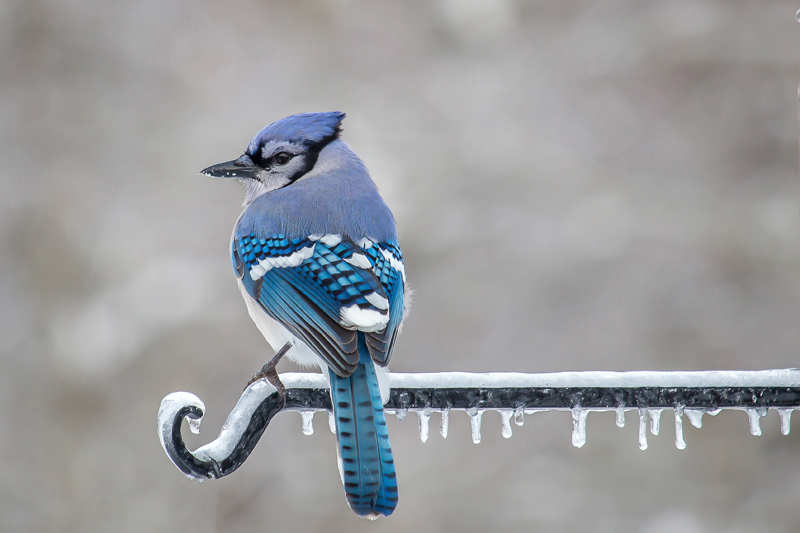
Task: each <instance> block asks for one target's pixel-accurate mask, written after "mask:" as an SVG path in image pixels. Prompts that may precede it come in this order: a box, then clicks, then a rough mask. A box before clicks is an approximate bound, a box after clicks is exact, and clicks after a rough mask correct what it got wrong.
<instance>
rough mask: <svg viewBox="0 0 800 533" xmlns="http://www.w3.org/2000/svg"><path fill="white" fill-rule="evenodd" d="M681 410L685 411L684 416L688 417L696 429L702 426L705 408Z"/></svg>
mask: <svg viewBox="0 0 800 533" xmlns="http://www.w3.org/2000/svg"><path fill="white" fill-rule="evenodd" d="M683 412H684V413H686V418H688V419H689V422H690V423H691V424H692V425H693V426H694V427H696V428H697V429H700V428H701V427H703V415H704V414H705V412H706V410H705V409H685V410H684V411H683Z"/></svg>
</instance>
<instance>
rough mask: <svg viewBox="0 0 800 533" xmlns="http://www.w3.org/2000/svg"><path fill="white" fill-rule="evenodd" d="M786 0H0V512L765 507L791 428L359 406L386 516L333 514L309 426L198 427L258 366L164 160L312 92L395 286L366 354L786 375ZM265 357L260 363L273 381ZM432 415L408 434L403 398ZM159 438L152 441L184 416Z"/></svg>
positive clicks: (428, 526) (209, 216) (212, 236)
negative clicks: (197, 415)
mask: <svg viewBox="0 0 800 533" xmlns="http://www.w3.org/2000/svg"><path fill="white" fill-rule="evenodd" d="M798 7H800V4H797V3H796V2H733V1H729V0H718V1H708V2H694V1H688V0H675V1H671V2H640V1H638V0H630V1H627V2H615V3H613V5H612V3H606V2H584V1H563V0H559V1H548V2H542V1H540V2H523V1H515V0H484V1H481V0H438V1H435V2H423V1H408V2H388V1H357V0H338V1H333V2H325V1H321V0H320V1H299V2H295V1H284V2H277V3H276V2H261V1H251V0H234V1H231V2H224V3H223V2H212V1H208V0H192V1H175V2H162V1H156V0H143V1H139V2H121V1H115V2H106V1H100V0H94V1H92V0H89V1H75V0H61V1H55V0H2V1H0V301H1V302H2V305H1V306H0V361H1V363H0V364H2V366H1V367H0V369H1V370H0V405H2V408H0V472H2V476H0V530H1V531H9V532H11V531H14V532H16V531H65V532H86V531H104V532H105V531H119V532H127V531H130V532H140V531H197V532H211V531H229V532H245V531H247V532H251V531H278V530H281V531H411V530H413V531H454V530H455V531H486V530H493V531H515V530H516V531H537V530H543V531H544V530H549V531H563V532H572V531H586V530H587V529H588V528H590V529H591V530H592V531H598V532H606V531H607V532H642V533H660V532H666V531H681V532H684V533H694V532H726V533H737V532H745V531H748V532H749V531H771V532H796V531H800V430H799V429H797V427H796V426H797V423H798V422H797V421H796V422H795V431H794V432H792V434H791V435H789V436H788V437H783V436H781V435H780V433H779V430H778V427H779V425H778V417H777V415H776V414H775V413H770V415H769V416H768V417H767V418H766V419H764V421H763V423H762V425H763V428H764V435H763V436H762V437H758V438H756V437H752V436H750V434H749V431H748V426H747V419H746V416H745V415H744V414H742V413H734V412H725V413H723V414H721V415H720V416H718V417H716V418H712V419H708V418H707V419H706V420H705V425H704V427H703V429H701V430H696V429H694V428H691V427H689V426H688V424H687V429H686V440H687V442H688V448H687V449H686V450H685V451H678V450H676V449H675V447H674V444H673V429H672V424H671V423H670V422H669V420H670V419H669V417H666V416H665V418H664V424H663V428H662V434H661V436H659V437H652V436H651V437H650V449H649V450H647V451H646V452H641V451H639V449H638V447H637V439H636V433H637V429H636V423H635V422H636V421H635V417H633V416H632V415H630V414H629V416H628V424H627V425H626V427H625V428H624V429H622V430H620V429H617V428H616V427H615V425H614V421H613V419H614V416H613V414H612V413H602V414H593V415H591V416H590V417H589V421H588V442H587V444H586V446H585V447H584V448H582V449H575V448H573V447H572V446H571V443H570V432H571V420H570V417H569V415H568V414H565V413H543V414H537V415H534V416H528V417H527V418H526V423H525V425H524V426H523V427H521V428H517V427H514V437H513V438H512V439H510V440H505V439H503V438H502V437H501V436H500V423H499V416H497V415H496V414H495V413H488V414H486V415H485V416H484V421H483V422H484V423H483V442H482V443H481V444H480V445H477V446H476V445H473V444H472V442H471V440H470V437H469V421H468V418H467V417H466V416H465V415H463V414H461V415H454V417H453V419H452V421H451V430H450V436H449V438H448V439H447V440H443V439H441V437H440V436H439V435H438V434H437V433H436V432H435V431H432V435H431V439H430V440H429V441H428V443H426V444H422V443H421V442H420V440H419V436H418V432H417V423H416V420H415V419H414V418H415V417H413V416H411V417H409V418H407V419H406V420H405V421H402V422H398V421H397V420H396V419H394V418H392V419H391V420H390V421H389V426H390V432H391V436H392V444H393V447H394V451H395V458H396V462H397V467H398V472H399V479H400V498H401V500H400V505H399V507H398V510H397V512H396V513H395V515H394V516H392V517H391V518H390V519H382V520H380V521H378V522H377V523H371V522H367V521H364V520H360V519H358V518H357V517H356V516H355V515H354V514H353V513H352V512H351V511H350V510H349V509H348V507H347V506H346V504H345V500H344V496H343V491H342V487H341V484H340V481H339V477H338V473H337V469H336V461H335V451H334V437H333V435H331V434H330V432H329V431H328V429H327V420H326V418H325V417H324V416H323V415H321V414H318V415H317V417H315V425H316V433H315V434H314V435H313V436H311V437H306V436H303V435H302V434H301V432H300V418H299V416H297V415H296V414H294V413H286V414H283V415H280V416H278V417H277V418H276V419H275V420H274V422H273V424H272V425H270V427H269V430H268V431H267V433H266V434H265V436H264V438H263V439H262V441H261V443H260V444H259V446H258V447H257V448H256V450H255V451H254V453H253V455H252V456H251V457H250V459H249V460H248V462H247V463H245V465H244V466H243V467H242V468H241V469H239V470H238V471H237V472H236V473H235V474H234V475H232V476H230V477H227V478H224V479H222V480H219V481H214V482H206V483H203V484H202V485H201V484H199V483H197V482H194V481H190V480H187V479H186V478H185V477H184V476H183V475H182V474H180V473H179V472H178V470H176V469H175V468H174V467H173V466H172V464H171V463H170V462H169V461H168V459H167V457H166V456H165V454H164V452H163V451H162V450H161V447H160V445H159V442H158V438H157V436H156V427H155V426H156V424H155V421H156V412H157V410H158V406H159V402H160V401H161V399H162V398H163V397H164V396H165V395H166V394H168V393H170V392H172V391H176V390H189V391H192V392H194V393H196V394H198V395H199V396H200V397H201V398H202V399H203V400H204V401H205V402H206V405H207V407H208V414H207V416H206V419H205V420H204V423H203V428H202V432H201V435H199V436H194V435H187V437H186V438H187V440H188V442H189V443H190V445H191V446H192V447H194V446H198V445H200V444H203V443H205V442H208V441H209V440H211V439H212V438H213V437H215V436H216V433H217V431H218V430H219V428H220V427H221V425H222V422H223V421H224V419H225V417H226V416H227V413H228V412H229V410H230V409H231V408H232V407H233V405H234V404H235V402H236V400H237V399H238V396H239V393H240V392H241V390H242V387H243V386H244V384H245V382H246V381H247V379H248V378H249V377H250V375H251V374H252V373H253V372H255V371H256V370H257V369H258V368H260V366H261V364H262V363H263V362H264V361H265V360H266V359H267V358H268V357H270V356H271V352H270V350H269V348H268V346H267V344H266V343H265V342H264V340H263V339H262V338H261V337H260V335H259V333H258V331H257V330H256V328H255V327H254V325H253V324H252V323H251V321H250V319H249V318H248V316H247V313H246V311H245V307H244V304H243V303H242V301H241V298H240V295H239V292H238V291H237V289H236V284H235V280H234V277H233V274H232V272H231V266H230V262H229V253H228V242H229V235H230V231H231V228H232V226H233V223H234V221H235V220H236V217H237V216H238V214H239V212H240V206H241V202H242V199H243V192H242V190H240V189H239V187H237V186H236V185H234V184H232V183H223V182H221V181H213V180H211V179H207V178H203V177H199V176H198V175H197V173H198V171H199V170H200V169H201V168H204V167H205V166H207V165H210V164H213V163H217V162H219V161H222V160H227V159H232V158H234V157H236V156H238V155H239V154H240V153H241V152H242V151H243V150H244V148H245V146H246V144H247V142H248V141H249V139H250V137H251V136H252V135H253V134H254V133H255V132H256V131H258V130H259V129H260V128H261V127H263V126H264V125H266V124H267V123H269V122H271V121H273V120H276V119H278V118H281V117H284V116H286V115H289V114H292V113H296V112H302V111H325V110H334V109H336V110H343V111H346V112H347V113H348V117H347V119H346V121H345V133H344V138H345V139H346V140H347V141H348V142H349V143H350V144H351V145H352V146H353V147H354V149H355V150H356V151H357V152H358V153H359V154H360V155H361V156H362V157H363V158H364V160H365V161H366V163H367V165H368V167H369V168H370V169H371V171H372V174H373V177H374V179H375V181H376V182H377V183H378V185H379V187H380V188H381V190H382V192H383V194H384V196H385V198H386V199H387V201H388V203H389V205H390V206H391V207H392V208H393V210H394V212H395V214H396V217H397V221H398V226H399V231H400V236H401V242H402V245H403V250H404V252H405V256H406V266H407V270H408V273H409V281H410V283H411V285H412V286H413V287H414V288H415V289H416V297H415V303H414V307H413V310H412V314H411V317H410V318H409V320H408V322H407V324H406V328H405V332H404V334H403V335H402V337H401V338H400V341H399V343H398V346H397V350H396V352H395V356H394V359H393V364H392V367H393V370H395V371H402V372H420V371H443V370H463V371H493V370H494V371H525V372H541V371H559V370H593V369H604V370H635V369H652V370H680V369H686V370H690V369H691V370H702V369H766V368H783V367H794V366H798V356H799V355H800V329H798V321H800V268H799V267H800V248H799V247H798V245H799V244H800V241H799V239H798V237H799V236H800V214H799V213H800V201H799V200H798V188H799V186H798V184H799V182H798V131H797V116H798V112H797V109H798V106H797V86H798V66H797V63H798V59H800V57H799V53H800V24H798V23H797V21H796V20H795V12H796V10H797V8H798ZM291 370H295V369H294V368H293V367H292V365H291V364H290V363H288V362H286V363H282V364H281V371H291ZM432 423H433V424H432V425H433V426H434V427H437V425H438V416H434V419H433V420H432ZM186 433H188V432H186Z"/></svg>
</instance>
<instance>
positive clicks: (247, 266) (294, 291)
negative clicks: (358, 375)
mask: <svg viewBox="0 0 800 533" xmlns="http://www.w3.org/2000/svg"><path fill="white" fill-rule="evenodd" d="M362 244H364V243H362ZM232 259H233V266H234V270H235V271H236V273H237V276H238V277H239V278H240V279H241V280H242V283H243V285H244V287H245V289H246V290H247V292H248V294H249V295H250V296H252V297H253V298H254V299H255V300H256V301H258V302H259V304H260V305H261V307H262V308H263V310H264V311H265V312H266V313H267V315H269V316H270V317H271V318H273V319H275V320H277V321H278V322H280V323H281V324H282V325H283V326H284V327H286V328H287V329H288V330H289V331H290V332H291V333H292V334H294V335H295V336H296V337H298V338H299V339H301V340H302V341H303V342H305V343H306V344H308V345H309V346H310V347H312V348H313V349H314V350H315V351H317V352H318V354H319V355H320V357H321V358H322V359H323V360H324V361H325V363H326V364H327V365H328V366H329V367H330V368H331V369H333V370H334V371H335V372H336V373H337V374H338V375H340V376H342V377H346V376H348V375H350V374H352V372H353V371H354V370H355V368H356V365H357V364H358V360H359V357H358V354H357V349H356V348H357V346H356V337H355V333H354V332H355V331H363V332H365V339H366V345H367V348H368V351H369V353H370V355H371V357H372V358H373V359H374V360H375V361H376V362H377V363H378V364H381V365H385V364H386V363H388V361H389V357H390V356H391V351H392V348H393V345H394V340H395V338H396V336H397V330H398V327H399V324H400V321H401V320H402V316H403V271H402V253H401V252H400V248H399V247H398V246H397V245H396V244H394V243H373V242H372V241H368V244H367V245H366V246H363V247H362V246H358V245H356V244H355V243H353V242H352V241H350V240H348V239H343V238H341V237H340V236H338V235H323V236H319V235H310V236H308V237H305V238H295V239H288V238H286V237H285V236H283V235H273V236H269V237H259V236H257V235H255V234H249V235H242V236H239V237H236V238H234V242H233V249H232ZM398 266H400V269H398Z"/></svg>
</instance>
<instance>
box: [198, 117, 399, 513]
mask: <svg viewBox="0 0 800 533" xmlns="http://www.w3.org/2000/svg"><path fill="white" fill-rule="evenodd" d="M344 118H345V113H342V112H339V111H333V112H324V113H302V114H297V115H292V116H289V117H286V118H283V119H281V120H278V121H276V122H273V123H271V124H269V125H268V126H266V127H265V128H264V129H262V130H261V131H259V132H258V133H257V134H256V135H255V137H253V138H252V140H251V141H250V143H249V144H248V146H247V149H246V150H245V152H244V154H243V155H241V156H240V157H239V158H237V159H235V160H232V161H226V162H224V163H219V164H217V165H213V166H210V167H208V168H206V169H204V170H202V171H201V174H203V175H206V176H210V177H215V178H228V179H234V180H236V181H238V182H239V183H241V184H242V185H244V189H245V192H246V195H245V200H244V210H243V211H242V213H241V215H240V216H239V219H238V220H237V222H236V224H235V226H234V230H233V235H232V238H231V260H232V263H233V268H234V271H235V273H236V277H237V278H238V285H239V289H240V291H241V293H242V296H243V298H244V300H245V303H246V306H247V310H248V313H249V315H250V317H251V318H252V320H253V321H254V322H255V324H256V326H257V327H258V329H259V330H260V332H261V333H262V335H263V336H264V338H265V339H266V340H267V342H268V343H269V344H270V345H271V346H272V348H273V350H275V351H276V354H275V357H273V358H272V360H270V361H269V362H268V363H267V364H266V365H264V367H263V368H262V370H261V371H260V372H259V373H257V374H256V375H255V376H253V379H254V380H255V379H261V378H265V379H267V380H269V381H270V382H271V383H273V384H275V385H276V387H277V388H278V390H279V392H280V393H281V394H285V392H284V389H283V385H282V384H281V383H280V380H279V378H278V376H277V372H276V370H275V365H276V364H277V361H278V360H280V358H281V357H282V356H283V355H284V354H285V355H286V356H287V357H288V358H289V359H290V360H291V361H293V362H295V363H297V364H299V365H301V366H305V367H313V366H319V367H320V369H321V370H322V372H323V374H325V375H326V377H327V379H328V382H329V384H330V392H331V404H332V407H333V415H334V421H335V428H336V440H337V447H338V449H337V455H338V459H339V472H340V476H341V478H342V483H343V485H344V492H345V497H346V499H347V503H348V504H349V506H350V508H351V509H352V510H353V511H354V512H355V513H356V514H357V515H359V516H362V517H366V518H370V519H373V520H374V519H376V518H378V517H380V516H389V515H391V514H392V512H393V511H394V510H395V508H396V506H397V501H398V491H397V476H396V470H395V465H394V456H393V453H392V448H391V445H390V443H389V433H388V430H387V426H386V417H385V414H384V411H383V405H384V401H385V400H386V399H388V392H389V389H388V377H387V376H388V370H387V369H386V367H387V365H388V363H389V360H390V359H391V356H392V352H393V350H394V346H395V342H396V340H397V336H398V334H399V333H400V330H401V325H402V322H403V319H404V318H405V316H406V314H407V309H408V305H407V302H406V298H407V296H408V294H409V293H410V291H407V290H406V273H405V267H404V264H403V254H402V251H401V249H400V245H399V242H398V238H397V230H396V226H395V219H394V216H393V214H392V212H391V210H390V209H389V207H388V206H387V204H386V202H385V201H384V200H383V198H382V197H381V195H380V193H379V191H378V188H377V186H376V185H375V183H374V182H373V180H372V178H371V176H370V174H369V171H368V170H367V167H366V166H365V164H364V162H363V161H362V160H361V158H360V157H359V156H358V155H356V153H355V152H354V151H353V149H352V148H351V147H350V146H349V145H348V144H347V143H346V142H345V141H343V140H342V139H341V138H340V137H341V132H342V121H343V120H344ZM251 381H252V380H251Z"/></svg>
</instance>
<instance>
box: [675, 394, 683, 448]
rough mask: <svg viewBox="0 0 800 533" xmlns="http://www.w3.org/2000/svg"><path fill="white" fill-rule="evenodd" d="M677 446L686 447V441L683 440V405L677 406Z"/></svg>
mask: <svg viewBox="0 0 800 533" xmlns="http://www.w3.org/2000/svg"><path fill="white" fill-rule="evenodd" d="M675 447H676V448H678V449H679V450H685V449H686V441H685V440H683V406H682V405H676V406H675Z"/></svg>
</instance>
